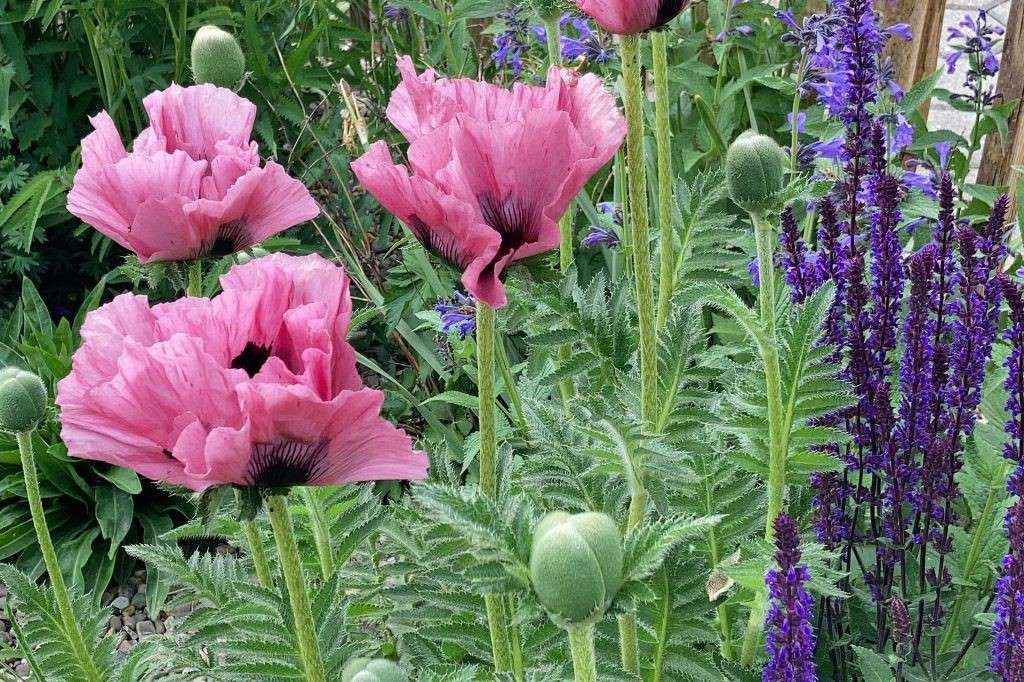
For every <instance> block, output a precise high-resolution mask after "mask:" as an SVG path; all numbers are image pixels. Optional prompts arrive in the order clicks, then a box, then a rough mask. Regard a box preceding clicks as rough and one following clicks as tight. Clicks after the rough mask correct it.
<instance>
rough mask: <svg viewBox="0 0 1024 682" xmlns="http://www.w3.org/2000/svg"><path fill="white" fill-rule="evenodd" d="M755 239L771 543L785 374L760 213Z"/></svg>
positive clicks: (750, 627)
mask: <svg viewBox="0 0 1024 682" xmlns="http://www.w3.org/2000/svg"><path fill="white" fill-rule="evenodd" d="M750 220H751V222H752V223H753V225H754V236H755V238H756V241H757V261H758V262H757V265H758V278H759V280H760V294H759V296H758V301H759V303H760V307H761V325H762V327H763V330H764V336H765V342H764V344H763V345H762V346H761V349H760V350H761V362H762V364H763V365H764V379H765V391H766V393H767V396H766V397H767V402H768V510H767V514H766V518H765V532H764V537H765V541H766V542H768V543H769V544H770V543H771V542H772V541H773V540H774V538H775V519H776V518H777V517H778V515H779V513H780V512H781V511H782V506H783V501H784V499H785V495H786V452H785V451H784V447H783V445H782V443H783V434H782V433H781V431H782V425H783V419H784V415H783V407H782V372H781V369H780V364H779V346H778V339H777V337H776V332H775V267H774V265H773V262H774V257H775V249H774V237H773V234H772V228H771V225H769V224H768V222H767V221H766V220H765V218H764V216H763V215H762V214H760V213H751V214H750ZM766 610H767V594H766V593H765V592H763V591H762V592H761V593H760V594H759V595H758V596H757V601H756V602H755V604H754V607H753V608H752V609H751V612H750V620H749V621H748V622H747V632H746V636H745V637H744V640H743V652H742V655H741V662H742V663H743V664H744V665H746V666H749V665H751V664H753V662H754V658H755V656H756V655H757V649H758V646H759V644H760V640H761V632H762V631H763V629H764V614H765V611H766Z"/></svg>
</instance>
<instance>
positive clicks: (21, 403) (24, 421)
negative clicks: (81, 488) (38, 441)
mask: <svg viewBox="0 0 1024 682" xmlns="http://www.w3.org/2000/svg"><path fill="white" fill-rule="evenodd" d="M48 404H49V399H48V397H47V394H46V386H45V385H44V384H43V381H42V379H40V378H39V377H37V376H36V375H35V374H32V373H31V372H26V371H24V370H21V369H18V368H17V367H5V368H4V369H0V431H10V432H11V433H22V432H25V431H31V430H32V429H34V428H35V427H36V424H38V423H39V422H40V421H42V419H43V417H44V416H46V407H47V405H48Z"/></svg>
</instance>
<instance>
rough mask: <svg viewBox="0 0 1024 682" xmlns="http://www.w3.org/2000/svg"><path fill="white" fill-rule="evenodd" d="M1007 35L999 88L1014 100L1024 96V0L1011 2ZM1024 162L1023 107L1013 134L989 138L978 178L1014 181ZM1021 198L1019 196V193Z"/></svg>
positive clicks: (1012, 126) (1005, 97) (1012, 120)
mask: <svg viewBox="0 0 1024 682" xmlns="http://www.w3.org/2000/svg"><path fill="white" fill-rule="evenodd" d="M1006 24H1007V25H1006V36H1005V37H1004V38H1005V42H1004V43H1003V56H1002V59H1001V60H1000V66H1001V67H1002V68H1001V69H1000V71H999V85H998V87H997V88H996V91H997V92H999V93H1000V94H1001V95H1002V97H1003V101H1005V102H1010V101H1013V100H1015V99H1022V98H1024V63H1022V60H1024V0H1013V3H1012V4H1011V5H1010V18H1009V20H1008V21H1007V22H1006ZM1022 164H1024V115H1022V112H1021V107H1020V106H1019V105H1018V107H1017V110H1016V111H1015V112H1014V113H1013V115H1012V116H1011V117H1010V128H1009V136H1008V137H1007V139H1006V140H1005V143H1004V141H1003V140H1001V139H1000V138H999V134H998V133H992V134H991V135H989V136H988V137H987V138H985V152H984V154H983V155H982V157H981V166H980V167H979V168H978V182H981V183H983V184H986V185H996V186H1003V185H1007V184H1009V185H1010V191H1011V192H1012V191H1013V190H1014V189H1015V185H1016V184H1017V183H1016V182H1013V179H1014V178H1013V175H1014V174H1013V170H1012V169H1013V166H1019V165H1022ZM1018 199H1019V197H1018Z"/></svg>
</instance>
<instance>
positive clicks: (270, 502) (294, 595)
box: [267, 494, 327, 682]
mask: <svg viewBox="0 0 1024 682" xmlns="http://www.w3.org/2000/svg"><path fill="white" fill-rule="evenodd" d="M267 513H268V514H269V516H270V525H271V526H272V527H273V529H274V541H275V542H276V543H277V553H278V556H279V558H280V559H281V571H282V572H283V573H284V582H285V586H286V587H287V589H288V600H289V602H290V603H291V607H292V618H293V620H294V621H295V637H296V639H297V640H298V642H299V655H300V657H301V658H302V669H303V672H304V673H305V676H306V682H327V673H326V672H325V671H324V661H323V659H322V658H321V657H320V643H319V641H318V640H317V634H316V626H315V625H314V623H313V607H312V605H311V604H310V601H309V594H308V593H307V592H306V576H305V575H304V574H303V572H302V560H301V559H300V558H299V547H298V545H297V544H296V543H295V529H294V527H293V526H292V518H291V516H290V515H289V514H288V499H287V498H286V497H285V496H284V495H281V494H275V495H271V496H269V497H268V498H267Z"/></svg>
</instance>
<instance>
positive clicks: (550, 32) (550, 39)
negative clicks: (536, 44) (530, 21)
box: [544, 14, 562, 66]
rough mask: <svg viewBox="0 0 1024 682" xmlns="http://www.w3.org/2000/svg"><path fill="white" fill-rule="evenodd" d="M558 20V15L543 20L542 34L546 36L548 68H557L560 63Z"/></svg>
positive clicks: (560, 47)
mask: <svg viewBox="0 0 1024 682" xmlns="http://www.w3.org/2000/svg"><path fill="white" fill-rule="evenodd" d="M558 20H559V16H558V14H555V15H553V16H550V17H545V18H544V33H545V35H546V36H547V45H548V65H549V66H558V65H560V64H561V63H562V46H561V41H560V40H559V37H560V36H559V29H558Z"/></svg>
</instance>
